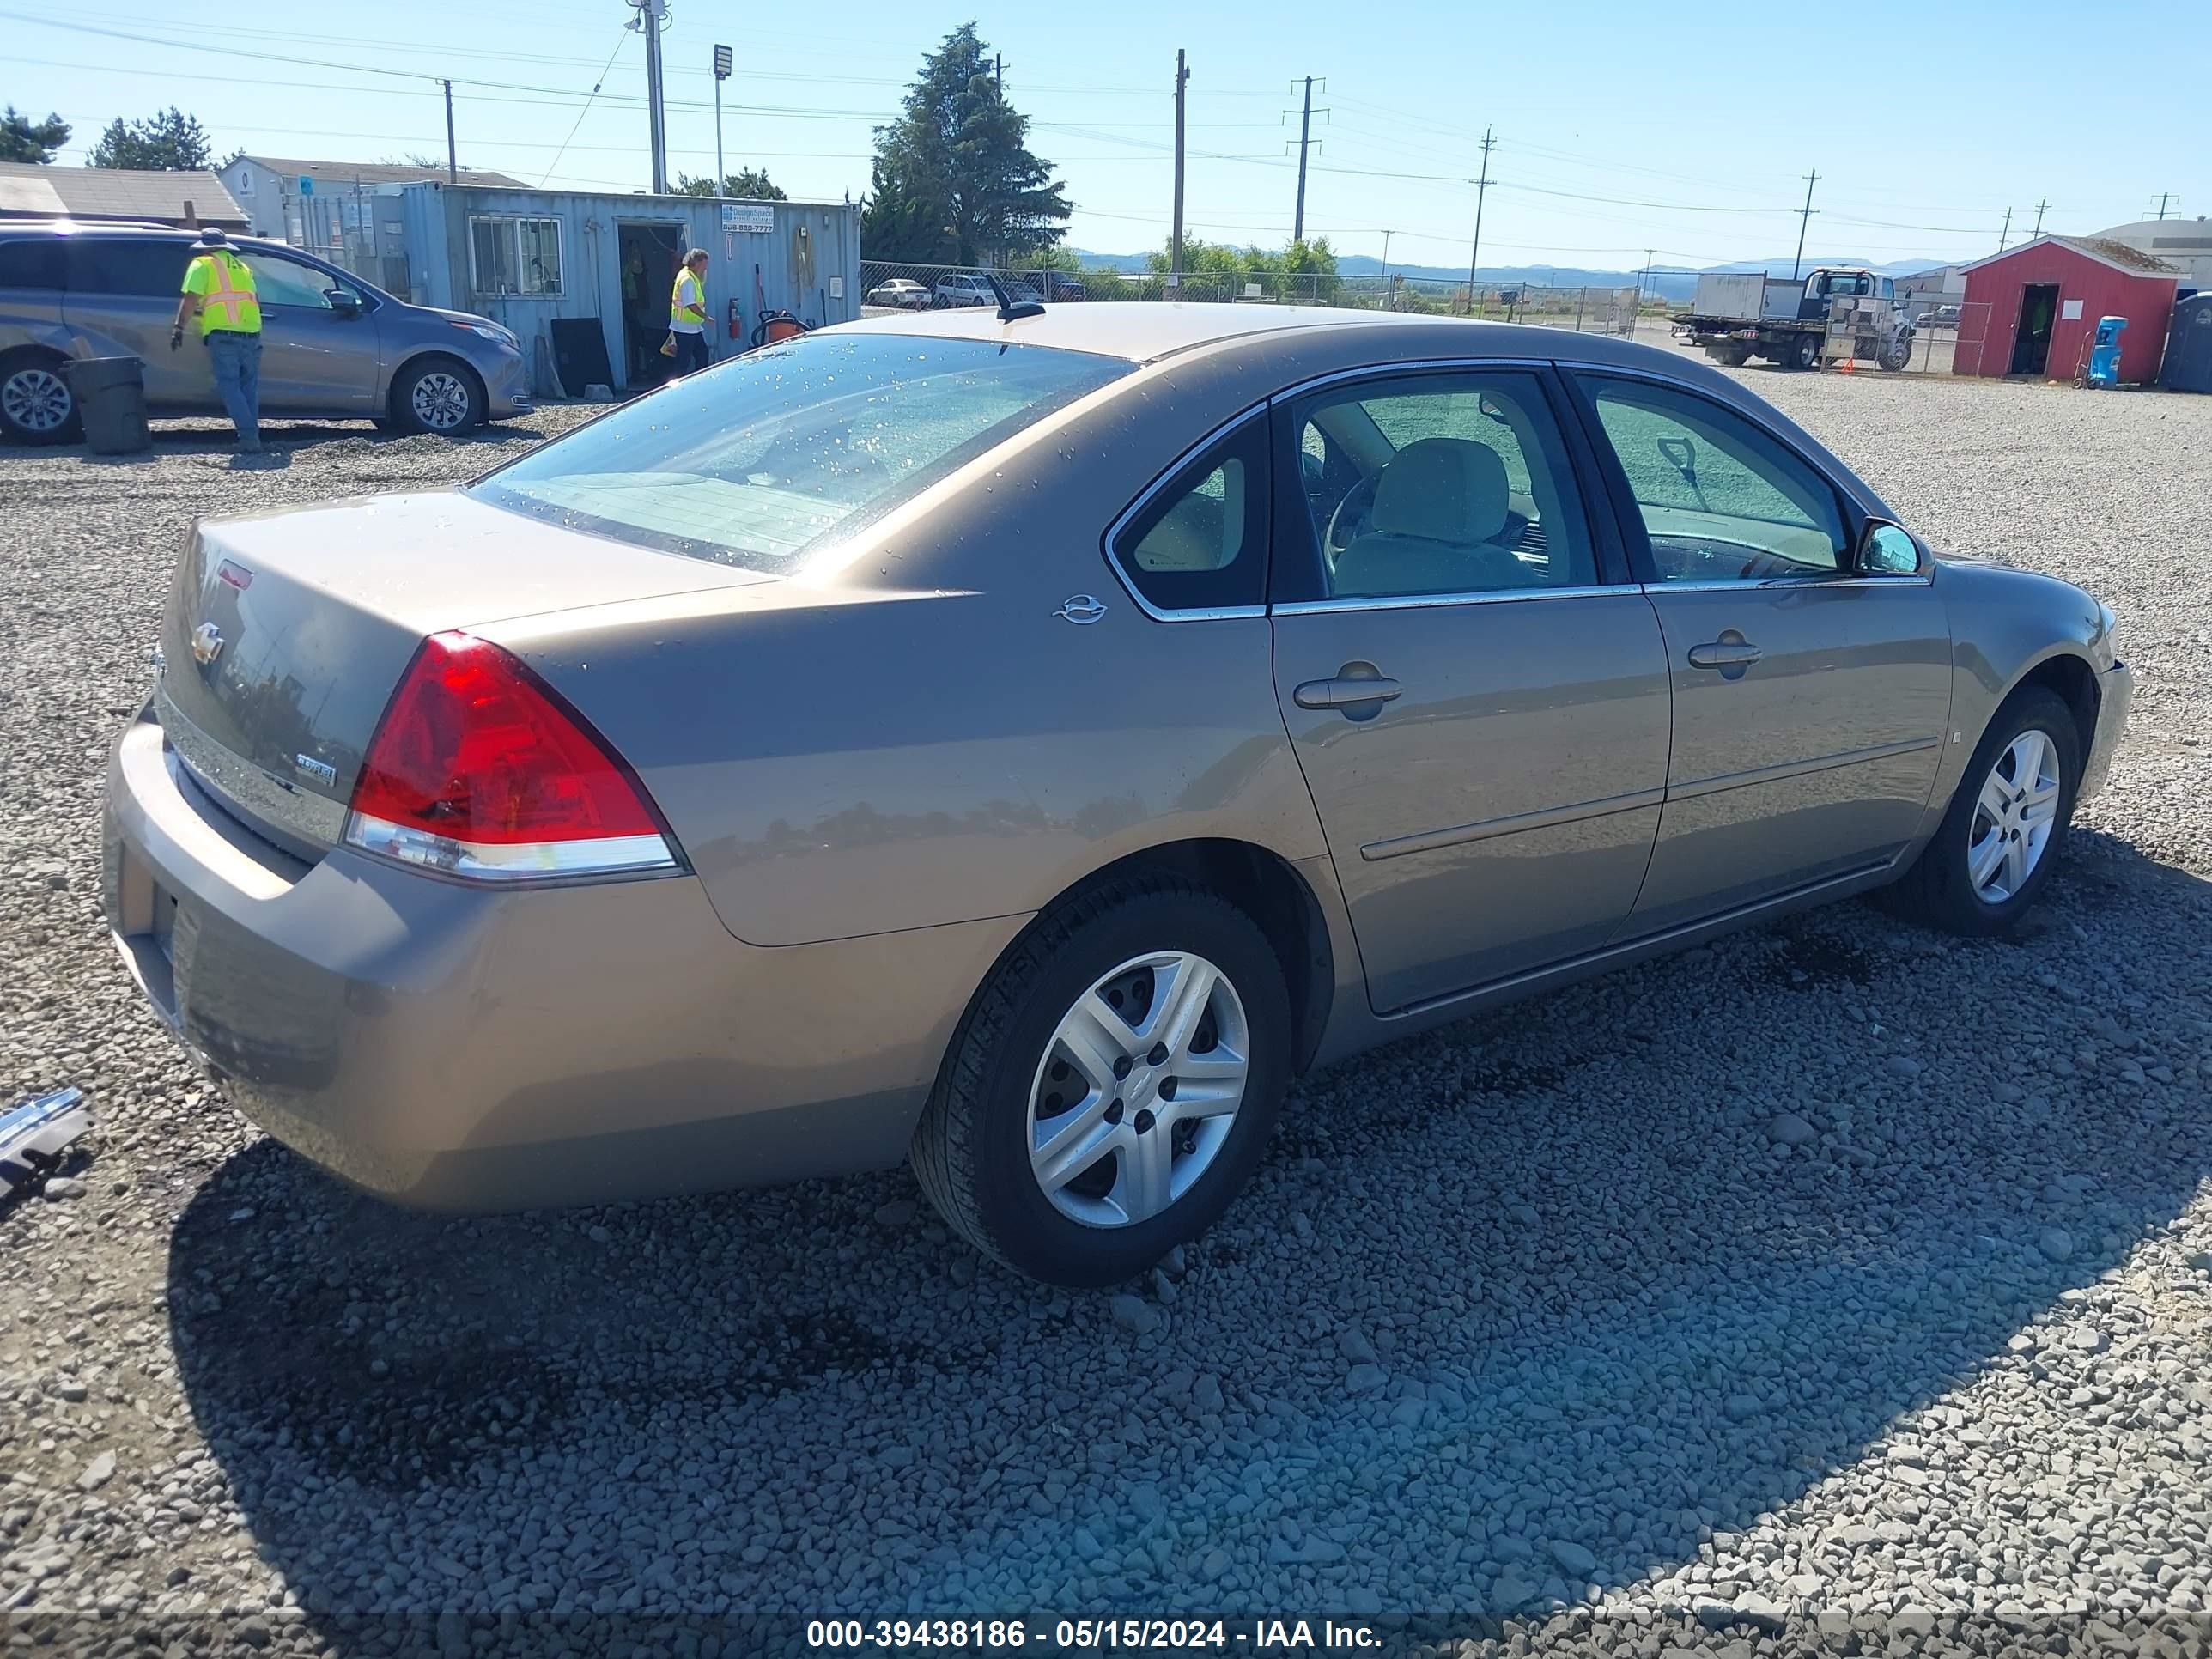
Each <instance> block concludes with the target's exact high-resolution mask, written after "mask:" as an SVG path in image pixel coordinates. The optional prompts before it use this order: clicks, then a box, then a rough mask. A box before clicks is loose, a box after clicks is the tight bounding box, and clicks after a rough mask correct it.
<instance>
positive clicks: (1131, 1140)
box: [912, 876, 1291, 1289]
mask: <svg viewBox="0 0 2212 1659" xmlns="http://www.w3.org/2000/svg"><path fill="white" fill-rule="evenodd" d="M1290 1055H1291V1012H1290V997H1289V994H1288V992H1287V991H1286V990H1285V987H1284V983H1283V975H1282V969H1280V967H1279V965H1278V964H1277V962H1276V957H1275V953H1274V951H1273V949H1272V948H1271V947H1270V946H1269V945H1268V943H1267V936H1266V935H1265V934H1264V933H1261V930H1260V928H1259V927H1258V926H1257V925H1256V924H1255V922H1254V921H1252V919H1251V918H1250V917H1249V916H1247V915H1245V914H1244V913H1243V911H1241V910H1239V909H1237V908H1236V907H1235V906H1234V905H1232V904H1231V903H1229V902H1227V901H1226V900H1225V899H1222V898H1220V897H1219V896H1216V895H1215V894H1212V893H1211V892H1208V891H1206V890H1204V889H1201V888H1199V887H1196V886H1194V885H1192V884H1189V883H1188V882H1185V881H1181V880H1178V879H1176V878H1170V877H1165V876H1158V877H1144V876H1137V877H1130V878H1124V879H1121V880H1117V881H1114V882H1111V883H1109V884H1106V885H1104V886H1102V887H1100V888H1098V889H1097V890H1094V891H1092V892H1090V893H1087V894H1085V895H1083V896H1080V897H1078V898H1076V899H1075V900H1073V901H1072V902H1069V903H1067V904H1066V905H1065V906H1063V907H1060V908H1058V909H1057V910H1055V911H1052V912H1048V913H1047V914H1046V915H1045V916H1043V917H1042V919H1040V921H1037V922H1036V924H1034V925H1033V926H1032V927H1031V929H1030V933H1028V934H1027V935H1026V936H1025V937H1024V939H1021V940H1020V941H1019V942H1018V943H1017V945H1015V946H1014V948H1013V949H1012V950H1011V951H1008V952H1007V954H1006V957H1005V958H1004V959H1003V960H1001V961H1000V963H999V965H998V966H997V968H996V969H994V970H993V973H992V975H991V977H990V979H989V980H988V981H987V982H986V983H985V985H984V987H983V988H982V990H981V992H980V993H978V994H977V996H976V998H975V1002H974V1003H973V1004H972V1005H971V1006H969V1011H968V1014H967V1017H966V1018H964V1019H963V1021H962V1023H961V1027H960V1030H959V1031H958V1032H957V1034H956V1036H954V1038H953V1042H952V1048H951V1054H949V1055H948V1056H947V1058H946V1060H945V1069H944V1072H943V1074H942V1075H941V1076H940V1077H939V1079H938V1084H937V1087H936V1089H935V1090H934V1091H933V1092H932V1094H931V1096H930V1098H929V1103H928V1104H927V1106H926V1107H924V1109H923V1110H922V1116H921V1123H920V1125H919V1126H918V1127H917V1128H916V1130H915V1139H914V1146H913V1151H912V1160H913V1164H914V1170H915V1176H916V1178H917V1179H918V1180H919V1181H920V1182H921V1188H922V1190H923V1191H924V1192H925V1193H927V1194H928V1195H929V1198H930V1200H931V1201H932V1202H933V1204H935V1205H936V1206H937V1207H938V1209H939V1211H940V1212H942V1213H943V1214H944V1216H945V1219H946V1220H947V1221H948V1222H950V1223H951V1225H952V1226H953V1227H954V1228H955V1229H956V1230H957V1231H958V1232H959V1233H960V1234H961V1235H962V1236H963V1237H965V1238H966V1239H967V1240H968V1241H969V1243H972V1244H974V1245H975V1248H976V1249H979V1250H981V1251H983V1252H985V1253H986V1254H987V1255H993V1256H995V1257H997V1258H998V1259H999V1260H1000V1261H1003V1262H1005V1263H1006V1265H1007V1266H1009V1267H1013V1268H1015V1269H1016V1270H1018V1272H1021V1273H1027V1274H1030V1276H1031V1277H1033V1278H1036V1279H1045V1280H1048V1282H1050V1283H1053V1284H1056V1285H1069V1286H1073V1287H1079V1288H1084V1289H1092V1288H1096V1287H1098V1286H1100V1285H1113V1284H1117V1283H1119V1282H1121V1280H1123V1279H1128V1278H1130V1277H1131V1276H1133V1274H1136V1273H1140V1272H1142V1271H1143V1270H1144V1269H1145V1268H1146V1267H1150V1266H1151V1265H1152V1263H1153V1262H1155V1261H1158V1260H1159V1259H1160V1257H1162V1256H1163V1255H1165V1254H1166V1253H1167V1252H1168V1251H1169V1250H1170V1249H1173V1248H1174V1247H1175V1246H1176V1245H1177V1244H1181V1243H1184V1242H1186V1241H1188V1240H1189V1239H1191V1238H1194V1237H1196V1236H1197V1235H1198V1234H1200V1232H1202V1231H1205V1229H1206V1227H1207V1226H1209V1225H1212V1222H1213V1221H1214V1220H1215V1219H1216V1218H1218V1217H1219V1215H1220V1214H1221V1212H1223V1210H1225V1208H1227V1207H1228V1205H1229V1201H1230V1200H1231V1198H1233V1197H1234V1196H1235V1195H1236V1194H1237V1189H1238V1188H1241V1187H1242V1186H1243V1184H1244V1182H1245V1181H1246V1180H1247V1179H1248V1178H1249V1176H1250V1175H1251V1172H1252V1170H1253V1169H1254V1167H1255V1165H1256V1164H1258V1162H1259V1159H1260V1155H1261V1151H1262V1150H1263V1148H1264V1147H1265V1146H1266V1144H1267V1135H1268V1133H1269V1131H1270V1130H1271V1129H1272V1127H1273V1123H1274V1119H1275V1115H1276V1112H1277V1110H1278V1109H1279V1107H1280V1105H1281V1103H1282V1097H1283V1091H1285V1088H1286V1087H1287V1086H1288V1085H1289V1082H1290V1074H1291V1063H1290Z"/></svg>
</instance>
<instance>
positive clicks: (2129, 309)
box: [1951, 236, 2181, 383]
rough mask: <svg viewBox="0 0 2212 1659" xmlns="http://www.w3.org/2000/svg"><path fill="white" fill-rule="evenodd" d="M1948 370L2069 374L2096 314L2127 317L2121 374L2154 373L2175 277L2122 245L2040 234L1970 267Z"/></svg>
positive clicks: (2147, 376)
mask: <svg viewBox="0 0 2212 1659" xmlns="http://www.w3.org/2000/svg"><path fill="white" fill-rule="evenodd" d="M1965 269H1966V298H1965V299H1964V301H1961V303H1960V311H1959V345H1958V350H1957V352H1956V353H1955V354H1954V357H1953V360H1952V370H1951V372H1952V373H1953V374H2034V375H2040V376H2047V377H2049V378H2050V379H2051V380H2070V379H2072V378H2073V375H2074V371H2075V369H2076V368H2081V367H2085V366H2086V365H2087V362H2088V361H2089V342H2090V339H2091V337H2093V335H2094V334H2095V333H2096V331H2097V319H2099V318H2100V317H2124V318H2126V319H2128V328H2127V332H2126V333H2124V334H2123V335H2121V336H2120V379H2122V380H2129V381H2135V382H2138V383H2147V382H2149V381H2152V380H2156V379H2158V365H2159V359H2160V357H2161V356H2164V354H2165V351H2166V324H2167V321H2168V320H2169V319H2171V318H2172V315H2173V297H2174V288H2175V285H2176V283H2177V282H2178V280H2179V277H2180V275H2181V273H2180V272H2179V271H2178V270H2175V269H2174V268H2173V267H2172V265H2170V264H2166V261H2164V260H2163V259H2157V258H2152V257H2151V256H2150V255H2149V254H2148V253H2145V252H2142V250H2141V249H2139V248H2132V247H2130V246H2128V245H2127V244H2126V243H2124V242H2114V241H2109V240H2105V239H2103V238H2100V237H2087V236H2039V237H2037V238H2036V239H2035V240H2033V241H2032V242H2023V243H2021V245H2020V246H2018V247H2015V248H2009V249H2008V250H2006V251H2005V252H2002V253H1999V254H1996V255H1994V256H1993V257H1991V258H1987V259H1978V260H1977V261H1975V262H1974V263H1973V264H1970V265H1968V266H1966V268H1965Z"/></svg>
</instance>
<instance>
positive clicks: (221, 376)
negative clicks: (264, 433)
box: [207, 328, 261, 448]
mask: <svg viewBox="0 0 2212 1659" xmlns="http://www.w3.org/2000/svg"><path fill="white" fill-rule="evenodd" d="M207 349H208V357H209V360H210V362H213V363H214V364H215V389H216V391H217V392H221V393H222V406H223V409H224V410H225V411H226V412H227V413H228V415H229V416H230V423H231V424H232V425H233V426H234V427H236V428H238V441H239V442H240V443H241V444H245V445H246V446H247V447H252V448H258V447H260V443H261V337H260V336H259V335H258V334H240V333H239V332H238V331H236V330H234V329H227V328H219V329H217V330H216V331H215V332H213V333H212V334H210V335H209V336H208V337H207Z"/></svg>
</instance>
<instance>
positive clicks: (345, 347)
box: [241, 248, 378, 416]
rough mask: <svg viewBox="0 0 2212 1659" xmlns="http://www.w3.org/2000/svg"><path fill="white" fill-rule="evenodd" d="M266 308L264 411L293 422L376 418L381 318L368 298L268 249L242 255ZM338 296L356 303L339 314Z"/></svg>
mask: <svg viewBox="0 0 2212 1659" xmlns="http://www.w3.org/2000/svg"><path fill="white" fill-rule="evenodd" d="M241 254H242V257H243V258H244V259H245V261H246V264H247V266H248V267H249V268H250V269H251V270H252V272H253V287H254V291H255V293H256V294H257V295H258V296H259V298H260V301H261V407H262V409H263V410H264V412H268V413H276V414H293V415H352V416H363V415H369V414H373V413H375V412H376V411H375V409H374V403H375V398H376V380H377V356H378V354H377V319H376V315H375V313H374V310H373V309H372V307H371V302H370V301H369V299H368V295H367V294H365V293H364V292H363V291H362V289H359V288H357V287H356V286H355V285H354V284H353V283H349V282H347V281H346V280H345V279H344V278H343V277H342V276H337V275H336V274H335V273H334V272H331V271H326V270H322V269H320V268H319V267H318V266H315V265H311V264H307V262H306V261H305V260H302V259H294V258H288V257H287V256H285V255H283V254H281V253H271V252H268V251H266V250H265V249H261V248H250V249H245V250H241ZM333 292H336V293H338V294H341V295H347V296H349V297H350V299H351V301H352V306H351V307H350V308H349V309H347V310H340V309H339V308H338V307H337V306H334V305H333V304H332V303H331V294H332V293H333Z"/></svg>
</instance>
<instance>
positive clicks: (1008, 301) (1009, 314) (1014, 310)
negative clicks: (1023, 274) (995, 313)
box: [983, 270, 1044, 323]
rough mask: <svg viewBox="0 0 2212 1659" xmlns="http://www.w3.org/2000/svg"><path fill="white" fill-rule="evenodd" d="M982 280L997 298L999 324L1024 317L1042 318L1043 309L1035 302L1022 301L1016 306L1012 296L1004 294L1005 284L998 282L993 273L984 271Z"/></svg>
mask: <svg viewBox="0 0 2212 1659" xmlns="http://www.w3.org/2000/svg"><path fill="white" fill-rule="evenodd" d="M983 280H984V281H985V282H987V283H989V284H990V285H991V292H992V293H994V294H995V295H998V296H999V320H1000V322H1002V323H1011V322H1015V321H1017V320H1018V319H1021V318H1024V317H1042V316H1043V315H1044V307H1042V306H1041V305H1039V304H1038V303H1037V302H1036V301H1035V300H1024V301H1021V302H1020V303H1019V304H1016V303H1015V301H1014V296H1013V295H1011V294H1009V293H1007V292H1006V284H1005V283H1001V282H1000V280H999V278H998V276H997V275H996V274H995V273H994V272H992V271H988V270H987V271H985V272H984V273H983Z"/></svg>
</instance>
